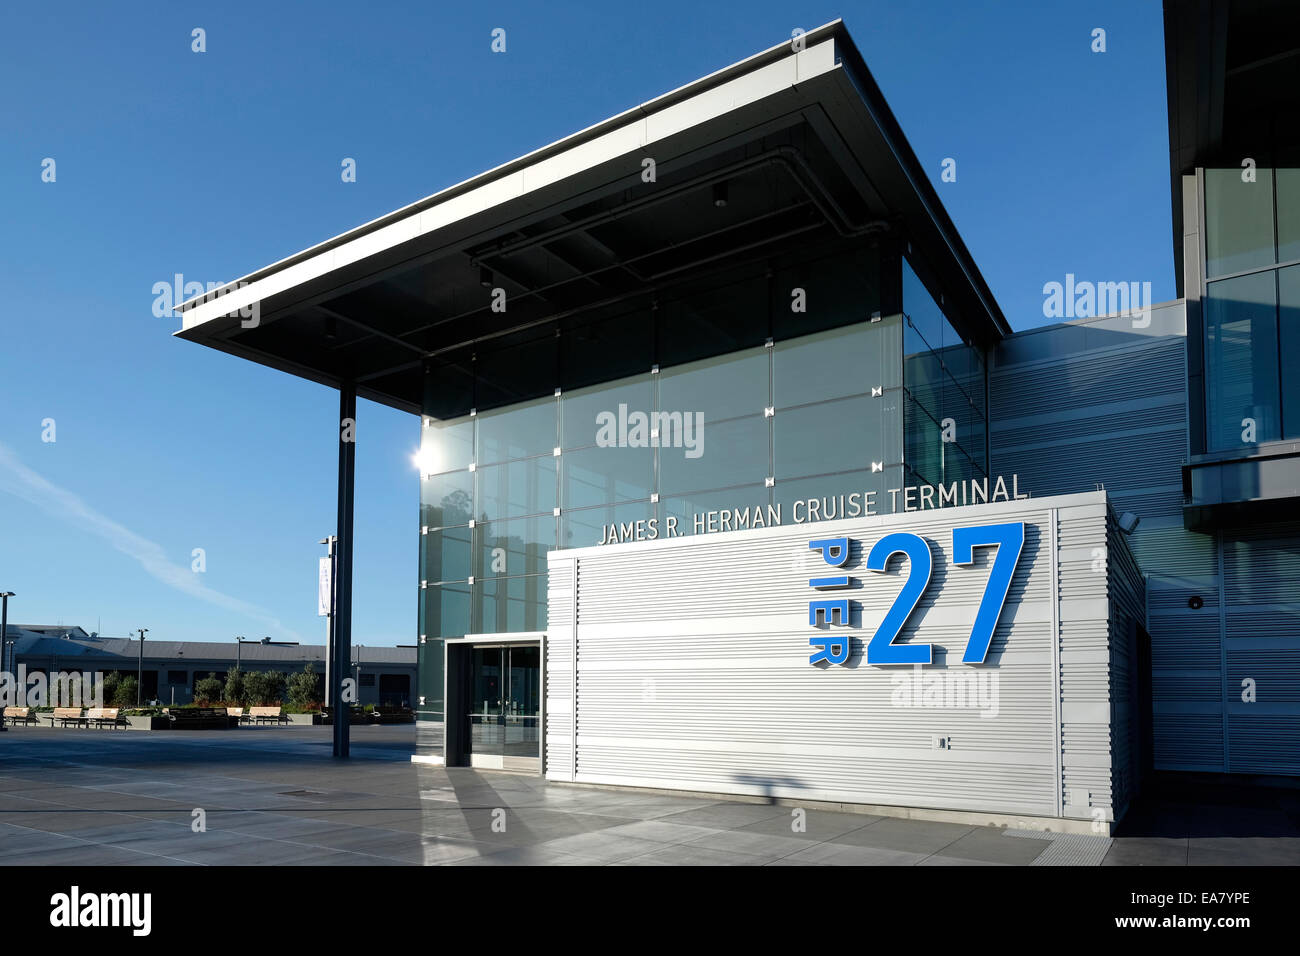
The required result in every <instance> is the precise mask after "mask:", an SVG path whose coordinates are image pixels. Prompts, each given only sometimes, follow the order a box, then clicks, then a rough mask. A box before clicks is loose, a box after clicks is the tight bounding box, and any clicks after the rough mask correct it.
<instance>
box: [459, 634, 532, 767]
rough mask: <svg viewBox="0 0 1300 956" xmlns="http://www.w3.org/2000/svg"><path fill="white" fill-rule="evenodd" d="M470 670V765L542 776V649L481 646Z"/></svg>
mask: <svg viewBox="0 0 1300 956" xmlns="http://www.w3.org/2000/svg"><path fill="white" fill-rule="evenodd" d="M469 665H470V688H471V697H470V700H469V713H468V715H467V716H468V720H469V734H468V736H467V740H468V743H469V757H470V765H471V766H474V767H494V768H500V769H504V770H533V771H537V772H540V771H541V766H542V761H541V705H542V650H541V646H540V645H538V644H505V645H503V644H484V645H479V646H476V647H474V648H472V649H471V651H470V656H469Z"/></svg>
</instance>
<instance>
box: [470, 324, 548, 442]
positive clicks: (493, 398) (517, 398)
mask: <svg viewBox="0 0 1300 956" xmlns="http://www.w3.org/2000/svg"><path fill="white" fill-rule="evenodd" d="M555 333H556V328H555V326H554V325H549V324H548V325H539V326H534V327H532V328H528V329H524V330H523V331H521V332H517V333H512V334H510V335H508V336H506V337H504V338H502V339H492V340H489V341H487V342H482V343H479V344H478V346H476V349H477V352H478V361H477V362H475V363H474V401H475V404H476V406H477V408H478V413H479V414H480V415H483V414H485V412H486V411H487V410H488V409H496V408H502V407H506V406H510V407H514V406H518V405H519V404H520V403H521V402H527V401H530V400H533V399H545V398H548V397H549V398H551V399H554V397H555V389H556V386H558V385H559V384H560V383H559V377H558V371H559V355H560V351H559V340H558V339H557V338H556V334H555ZM552 431H554V426H552ZM480 452H481V449H480Z"/></svg>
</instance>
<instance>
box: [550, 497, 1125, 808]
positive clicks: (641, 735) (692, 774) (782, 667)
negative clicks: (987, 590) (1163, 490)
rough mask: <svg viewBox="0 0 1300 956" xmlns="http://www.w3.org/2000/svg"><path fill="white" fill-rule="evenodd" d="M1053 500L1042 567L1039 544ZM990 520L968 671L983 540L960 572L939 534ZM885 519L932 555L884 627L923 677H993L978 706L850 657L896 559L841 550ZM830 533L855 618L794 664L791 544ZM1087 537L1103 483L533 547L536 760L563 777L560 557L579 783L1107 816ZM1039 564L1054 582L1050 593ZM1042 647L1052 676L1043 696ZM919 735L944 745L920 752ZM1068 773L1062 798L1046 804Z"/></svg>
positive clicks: (1104, 704) (1103, 669)
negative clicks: (867, 566) (991, 542)
mask: <svg viewBox="0 0 1300 956" xmlns="http://www.w3.org/2000/svg"><path fill="white" fill-rule="evenodd" d="M1053 505H1057V506H1058V508H1059V512H1058V508H1054V507H1053ZM1061 505H1064V507H1063V508H1060V507H1059V506H1061ZM1058 513H1059V516H1060V527H1061V542H1060V543H1059V545H1058V548H1059V549H1060V556H1059V557H1060V560H1059V567H1058V566H1057V565H1058V561H1057V556H1056V555H1054V554H1053V553H1052V540H1053V534H1054V533H1055V532H1054V530H1053V521H1054V514H1058ZM1010 520H1015V521H1024V522H1026V524H1027V529H1026V530H1027V534H1026V542H1025V547H1024V553H1023V556H1022V559H1021V561H1020V564H1019V566H1018V569H1017V571H1016V574H1015V576H1014V578H1013V580H1012V584H1011V588H1010V592H1009V594H1008V597H1007V601H1006V605H1005V607H1004V609H1003V612H1002V616H1001V618H1000V620H999V624H998V627H997V629H996V631H995V635H994V638H993V641H992V644H991V646H990V651H989V656H988V665H987V666H986V667H984V668H977V667H973V666H971V665H964V664H962V663H961V654H962V649H963V648H964V646H965V643H966V640H967V638H968V636H969V633H970V627H971V622H972V620H973V618H974V612H975V610H976V607H977V605H978V603H979V601H980V598H981V596H982V594H983V591H984V587H985V583H986V581H987V578H988V569H989V566H990V564H991V558H992V549H978V550H977V551H976V561H975V564H974V566H972V567H956V566H953V565H952V563H951V553H950V552H951V545H952V528H953V527H954V526H955V525H956V526H964V525H978V524H984V523H989V522H995V521H1010ZM895 530H906V531H910V532H915V533H917V534H920V535H922V536H923V537H924V538H926V540H927V541H928V543H929V545H930V549H931V554H932V558H933V576H932V579H931V586H930V587H929V588H928V589H927V590H926V592H925V594H924V596H923V597H922V599H921V601H920V603H919V604H918V605H917V609H916V611H915V612H914V613H913V615H912V617H911V618H910V619H909V621H908V624H907V626H905V627H904V629H903V631H902V634H901V636H900V638H899V641H900V642H910V641H915V640H923V641H926V642H931V643H933V644H934V645H935V666H934V667H932V668H924V669H922V670H923V671H924V672H925V674H923V675H922V676H925V675H930V674H933V675H943V674H945V673H952V674H954V675H960V674H968V673H973V672H975V671H984V672H985V673H996V675H997V679H998V697H997V704H998V706H997V712H996V714H992V713H990V715H989V716H981V715H980V711H979V709H978V708H964V709H963V708H953V707H946V708H945V707H938V708H936V707H924V706H898V704H899V702H900V700H902V701H904V702H905V701H906V700H907V698H905V697H901V698H900V696H898V693H901V687H900V685H901V683H902V678H911V677H912V676H914V671H913V669H911V668H906V667H904V668H901V669H900V668H896V667H895V668H888V667H878V666H868V665H866V664H865V661H864V659H863V657H862V654H863V649H864V643H865V642H866V641H867V640H869V639H870V637H871V635H872V633H874V630H875V627H876V626H877V624H878V623H879V621H880V620H881V619H882V618H883V616H884V614H885V613H886V611H887V609H888V607H889V606H890V604H891V603H892V602H893V600H894V597H895V596H896V594H897V593H898V591H899V589H900V587H901V584H902V575H901V574H900V570H899V567H900V565H901V564H902V562H901V560H899V559H895V563H893V564H891V566H890V570H889V571H888V572H887V573H885V574H876V573H874V572H870V571H865V570H863V569H862V567H861V560H862V557H863V555H862V553H861V549H862V548H864V547H866V548H869V547H870V546H871V544H873V543H874V542H875V541H876V540H877V539H879V538H880V537H881V536H883V535H884V534H886V533H888V532H890V531H895ZM836 534H847V535H848V536H849V537H850V538H852V539H853V540H854V542H855V545H854V551H853V553H852V557H851V560H850V562H849V565H848V568H847V570H848V573H850V574H851V575H853V576H854V577H856V578H858V579H859V580H861V581H862V585H863V586H862V587H860V588H856V589H854V590H853V592H852V597H853V599H854V600H855V601H856V602H857V603H858V604H859V605H860V607H861V617H860V621H859V622H858V626H855V627H853V628H850V629H846V630H845V631H844V632H843V633H849V634H850V635H851V647H852V651H853V653H852V656H851V657H850V659H849V661H848V662H847V663H846V665H834V666H829V667H822V666H813V665H810V664H809V662H808V656H809V652H810V650H811V648H810V646H809V644H808V636H809V634H810V632H811V633H816V632H814V631H812V629H811V628H809V626H808V620H807V618H808V600H809V598H810V596H813V597H816V596H817V594H816V592H811V590H810V588H809V586H808V578H809V576H810V575H813V574H819V573H821V572H820V570H819V567H818V566H819V565H820V564H821V562H820V559H819V558H818V556H817V555H816V554H815V553H814V552H812V551H810V550H809V549H808V541H809V540H810V539H812V538H819V537H827V536H831V535H836ZM1105 546H1106V506H1105V498H1104V496H1103V495H1099V494H1092V495H1077V496H1071V497H1069V498H1063V499H1057V500H1055V501H1040V500H1031V501H1016V502H1006V503H999V504H996V505H989V506H980V507H970V508H950V509H943V510H939V511H926V512H916V513H910V514H901V515H888V516H879V517H873V518H864V519H855V520H846V521H831V522H819V523H813V524H803V525H795V526H782V527H773V528H767V529H761V530H750V531H742V532H731V533H721V534H713V535H700V536H688V537H683V538H677V539H671V540H659V541H653V542H640V543H636V544H626V545H612V546H607V547H604V548H587V549H580V550H575V551H558V552H554V553H553V554H552V555H551V556H550V571H551V600H552V604H551V608H550V620H549V623H548V628H547V634H548V652H547V666H548V697H547V700H548V712H549V713H550V714H551V715H552V716H551V719H552V724H551V726H549V727H548V731H547V747H548V749H547V753H548V765H547V774H548V776H551V777H552V778H553V779H570V774H574V769H573V765H572V763H571V762H570V761H571V750H570V749H569V747H570V741H571V740H572V736H571V735H572V733H573V730H574V725H573V724H571V723H568V722H566V716H567V715H565V714H563V713H562V712H561V708H562V706H563V705H562V699H563V698H565V697H569V698H570V699H572V695H573V688H574V685H573V683H572V679H571V678H572V672H571V671H570V670H569V669H568V668H569V666H570V665H569V664H568V662H569V661H570V660H572V659H573V658H574V656H575V655H574V653H573V651H574V648H573V646H572V644H571V643H569V642H570V641H571V639H572V637H571V636H572V633H573V626H572V625H573V618H572V613H571V612H572V609H573V608H574V606H575V604H574V599H573V597H568V598H565V597H564V592H565V589H566V587H567V588H569V589H570V590H572V581H573V580H574V578H573V576H572V570H571V569H573V568H574V567H575V566H576V568H577V579H576V580H577V588H576V591H577V596H576V607H577V611H578V616H577V641H578V643H577V654H576V660H577V666H578V670H577V692H576V700H577V724H576V740H577V767H576V774H574V776H575V778H576V779H577V780H579V781H583V782H590V783H604V784H622V785H627V786H650V787H662V788H671V789H687V790H700V791H718V792H731V793H744V794H759V795H766V796H783V797H801V798H806V799H814V800H828V801H843V802H856V803H875V804H892V805H903V806H916V807H930V808H941V809H964V810H976V811H988V812H1010V813H1024V814H1032V815H1046V816H1055V815H1058V814H1060V813H1062V812H1065V813H1066V815H1072V816H1075V817H1088V816H1090V815H1091V814H1092V813H1093V812H1094V810H1096V809H1099V810H1100V812H1101V813H1103V814H1109V813H1110V809H1111V797H1110V792H1109V789H1110V764H1109V759H1110V751H1111V739H1110V727H1109V722H1110V717H1109V714H1110V707H1111V702H1110V688H1109V684H1108V681H1107V667H1108V664H1107V660H1108V658H1107V655H1108V654H1109V639H1108V626H1109V625H1108V615H1109V601H1108V593H1107V584H1106V578H1107V574H1106V571H1105V567H1104V565H1103V566H1102V567H1101V570H1100V571H1098V570H1097V567H1096V564H1095V555H1094V551H1095V550H1096V549H1098V548H1100V549H1103V550H1104V548H1105ZM822 566H823V567H824V565H822ZM1054 572H1055V574H1056V576H1057V578H1059V580H1060V581H1061V582H1064V583H1063V584H1062V585H1060V586H1059V590H1060V601H1061V603H1060V605H1059V606H1058V603H1057V591H1058V584H1057V581H1056V580H1054V577H1053V574H1054ZM557 601H562V602H563V603H556V602H557ZM1058 626H1059V644H1058V643H1057V640H1058V639H1057V637H1056V635H1055V634H1054V629H1056V628H1058ZM1058 662H1059V667H1060V670H1061V680H1062V681H1067V680H1068V683H1069V689H1066V688H1065V686H1064V684H1063V685H1062V690H1061V693H1062V694H1063V695H1064V696H1063V697H1059V698H1058V689H1057V677H1056V668H1057V666H1058ZM900 671H901V672H906V673H900ZM987 686H988V685H986V689H987ZM896 692H898V693H896ZM913 703H919V701H913ZM985 710H986V712H988V709H987V708H986V709H985ZM1062 727H1063V728H1064V729H1065V736H1064V739H1062V735H1061V728H1062ZM936 738H942V739H944V740H945V741H950V743H951V749H947V748H945V749H938V748H937V747H936ZM1063 774H1064V775H1065V776H1064V779H1065V780H1066V781H1067V786H1066V787H1065V788H1063V786H1062V783H1063ZM1071 786H1072V787H1073V793H1072V795H1071V796H1072V799H1074V800H1075V801H1076V803H1075V805H1074V806H1073V807H1071V808H1067V809H1065V810H1064V811H1063V809H1062V805H1063V801H1064V799H1065V796H1066V790H1069V789H1070V787H1071Z"/></svg>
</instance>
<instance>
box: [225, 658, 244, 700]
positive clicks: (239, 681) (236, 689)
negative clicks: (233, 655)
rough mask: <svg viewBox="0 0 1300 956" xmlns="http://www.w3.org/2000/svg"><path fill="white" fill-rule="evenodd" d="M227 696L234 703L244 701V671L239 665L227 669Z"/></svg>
mask: <svg viewBox="0 0 1300 956" xmlns="http://www.w3.org/2000/svg"><path fill="white" fill-rule="evenodd" d="M225 697H226V700H228V701H230V702H231V703H234V704H242V703H243V702H244V672H243V671H241V670H240V669H239V668H237V667H232V668H230V670H228V671H226V687H225Z"/></svg>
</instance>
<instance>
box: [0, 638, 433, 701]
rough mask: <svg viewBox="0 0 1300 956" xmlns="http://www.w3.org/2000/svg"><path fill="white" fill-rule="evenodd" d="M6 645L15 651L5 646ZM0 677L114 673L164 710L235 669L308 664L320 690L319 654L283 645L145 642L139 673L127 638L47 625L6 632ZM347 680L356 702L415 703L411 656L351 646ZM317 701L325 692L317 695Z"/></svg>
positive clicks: (135, 646) (290, 669)
mask: <svg viewBox="0 0 1300 956" xmlns="http://www.w3.org/2000/svg"><path fill="white" fill-rule="evenodd" d="M9 641H13V642H14V643H13V645H12V646H9V643H8V642H9ZM5 645H6V646H5V657H4V664H5V668H4V669H6V670H10V671H13V672H16V671H17V670H18V668H19V666H23V667H26V669H27V673H28V674H33V673H36V672H38V671H39V672H42V673H46V674H49V673H57V672H59V671H92V672H93V671H102V672H103V673H105V674H108V673H110V672H112V671H119V672H121V673H122V674H123V675H127V674H129V675H132V676H134V675H135V673H136V670H137V667H139V668H140V670H141V690H142V693H141V697H142V699H144V700H160V701H162V702H163V703H164V704H171V703H177V704H187V703H190V702H191V701H192V700H193V699H194V686H195V684H196V683H198V681H200V680H202V679H203V678H205V677H207V676H208V675H209V674H216V675H217V677H219V678H221V679H223V680H224V679H225V676H226V672H227V671H229V670H230V669H231V668H232V667H234V666H236V663H238V665H239V667H240V669H241V670H243V671H245V672H249V671H280V672H281V673H283V674H284V675H285V676H286V677H288V676H289V675H291V674H295V673H298V672H299V671H301V670H302V669H303V668H304V667H305V666H306V665H308V664H310V665H311V668H312V670H313V671H315V672H316V673H317V674H319V675H321V687H322V688H323V687H324V676H325V646H324V645H323V644H296V643H288V642H283V641H271V640H269V639H268V638H263V639H262V640H260V641H242V642H239V643H238V644H237V643H236V642H235V641H228V642H227V641H215V642H214V641H168V640H152V639H147V640H146V641H145V642H144V662H143V666H142V667H141V665H140V642H139V641H138V640H136V639H133V638H125V637H100V636H99V635H98V634H95V633H87V632H86V631H85V630H84V629H83V628H81V627H75V626H74V627H67V626H64V625H49V624H10V625H9V626H8V629H7V631H6V633H5ZM348 676H350V677H353V678H356V680H357V685H358V686H357V702H358V703H360V704H384V705H388V706H412V705H413V704H414V701H415V689H416V688H415V679H416V666H415V648H414V647H413V646H408V647H366V646H364V645H353V651H352V668H351V669H350V671H349V674H348ZM322 694H323V690H322Z"/></svg>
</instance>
